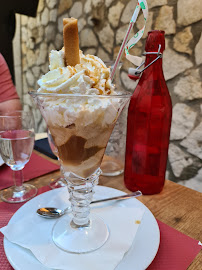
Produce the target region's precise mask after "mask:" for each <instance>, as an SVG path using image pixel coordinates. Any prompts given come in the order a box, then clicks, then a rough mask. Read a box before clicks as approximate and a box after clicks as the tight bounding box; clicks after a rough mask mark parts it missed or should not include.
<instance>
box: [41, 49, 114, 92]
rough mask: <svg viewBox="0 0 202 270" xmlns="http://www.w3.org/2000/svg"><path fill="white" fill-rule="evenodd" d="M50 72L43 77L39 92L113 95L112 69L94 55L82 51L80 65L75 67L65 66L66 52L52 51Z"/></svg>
mask: <svg viewBox="0 0 202 270" xmlns="http://www.w3.org/2000/svg"><path fill="white" fill-rule="evenodd" d="M49 60H50V65H49V69H50V71H49V72H48V73H47V74H45V75H43V76H42V77H41V79H40V80H38V84H39V86H40V88H39V90H38V92H43V93H63V94H78V93H79V94H83V95H84V94H86V95H91V94H93V95H95V94H96V95H111V94H115V93H114V85H113V84H112V82H111V79H110V69H109V68H107V67H106V65H105V64H104V62H103V61H102V60H101V59H100V58H98V57H96V56H94V55H90V54H87V55H84V54H83V53H82V52H81V51H80V64H77V65H76V66H75V67H72V66H67V67H65V65H64V51H63V50H60V51H55V50H52V51H51V52H50V56H49Z"/></svg>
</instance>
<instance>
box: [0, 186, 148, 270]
mask: <svg viewBox="0 0 202 270" xmlns="http://www.w3.org/2000/svg"><path fill="white" fill-rule="evenodd" d="M60 192H66V190H65V189H61V191H60ZM61 198H65V197H64V196H58V194H57V196H55V197H51V202H49V203H50V204H49V205H51V204H52V205H56V206H57V207H59V206H60V207H65V204H66V202H65V199H64V200H63V199H61ZM92 213H94V214H97V215H99V216H100V217H101V218H102V219H103V220H104V221H105V223H106V224H107V225H108V228H109V231H110V236H109V238H108V240H107V242H106V243H105V244H104V245H103V246H102V247H101V248H100V249H98V250H96V251H94V252H91V253H86V254H71V253H67V252H64V251H62V250H60V249H59V248H58V247H57V246H56V245H55V244H54V243H53V241H52V238H51V230H52V228H53V225H54V224H55V222H57V220H55V219H54V220H50V219H44V218H41V217H39V216H37V215H36V214H35V213H33V212H31V213H28V214H27V215H25V216H24V217H23V218H22V219H21V220H19V221H17V222H16V223H15V224H9V225H7V226H5V227H3V228H2V229H1V230H0V231H1V232H2V233H3V234H4V236H5V237H6V238H7V239H8V240H9V241H11V242H13V243H15V244H18V245H20V246H22V247H24V248H28V249H30V250H31V251H32V253H33V254H34V256H35V257H36V258H37V259H38V260H39V261H40V262H41V263H42V264H43V265H45V266H47V267H49V268H52V269H74V270H77V269H78V270H80V269H82V270H89V269H92V265H93V269H96V270H103V269H105V270H112V269H115V267H116V266H117V265H118V264H119V262H120V261H121V260H122V259H123V257H124V254H125V253H126V252H127V251H128V250H129V249H130V247H131V245H132V242H133V240H134V238H135V235H136V233H137V230H138V227H139V221H141V219H142V217H143V214H144V209H140V208H132V207H130V208H129V207H120V206H115V205H111V206H107V207H100V206H99V207H98V208H93V209H92ZM137 221H138V222H137ZM140 224H141V222H140ZM50 254H52V255H50ZM67 262H68V263H67Z"/></svg>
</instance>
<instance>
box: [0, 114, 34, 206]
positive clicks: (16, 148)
mask: <svg viewBox="0 0 202 270" xmlns="http://www.w3.org/2000/svg"><path fill="white" fill-rule="evenodd" d="M33 147H34V118H33V114H32V112H25V111H13V112H8V113H6V114H4V115H0V153H1V157H2V159H3V161H4V162H5V163H6V164H7V165H8V166H9V167H10V168H11V170H12V171H13V180H14V186H13V187H10V188H7V189H4V190H3V191H1V199H2V200H3V201H5V202H9V203H19V202H24V201H27V200H29V199H31V198H32V197H34V196H35V195H36V193H37V189H36V187H34V186H32V185H30V184H23V171H22V170H23V168H24V167H25V165H26V164H27V162H28V161H29V159H30V156H31V153H32V150H33Z"/></svg>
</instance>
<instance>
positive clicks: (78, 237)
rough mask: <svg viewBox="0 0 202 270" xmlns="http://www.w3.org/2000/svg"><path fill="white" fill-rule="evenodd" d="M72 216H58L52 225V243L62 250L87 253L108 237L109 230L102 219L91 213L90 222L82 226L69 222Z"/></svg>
mask: <svg viewBox="0 0 202 270" xmlns="http://www.w3.org/2000/svg"><path fill="white" fill-rule="evenodd" d="M71 221H72V217H71V216H69V215H67V216H64V217H62V218H60V219H59V220H58V221H57V222H56V224H55V225H54V227H53V231H52V238H53V241H54V243H55V244H56V245H57V246H58V247H59V248H61V249H62V250H64V251H68V252H71V253H87V252H91V251H94V250H96V249H98V248H100V247H101V246H102V245H104V243H105V242H106V241H107V239H108V237H109V230H108V228H107V225H106V224H105V223H104V221H103V220H102V219H101V218H100V217H98V216H96V215H91V217H90V222H89V223H88V224H86V225H83V226H79V227H78V226H76V225H72V224H71Z"/></svg>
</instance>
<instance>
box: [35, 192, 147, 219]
mask: <svg viewBox="0 0 202 270" xmlns="http://www.w3.org/2000/svg"><path fill="white" fill-rule="evenodd" d="M141 195H142V192H141V191H139V190H138V191H135V192H133V193H130V194H126V195H121V196H116V197H111V198H107V199H102V200H96V201H92V202H91V204H92V203H100V202H106V201H112V200H124V199H129V198H132V197H139V196H141ZM36 212H37V214H38V215H39V216H41V217H44V218H58V217H61V216H63V215H64V214H65V213H68V212H71V207H70V206H69V207H67V208H65V209H63V210H62V209H59V208H54V207H43V208H39V209H38V210H37V211H36Z"/></svg>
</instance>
